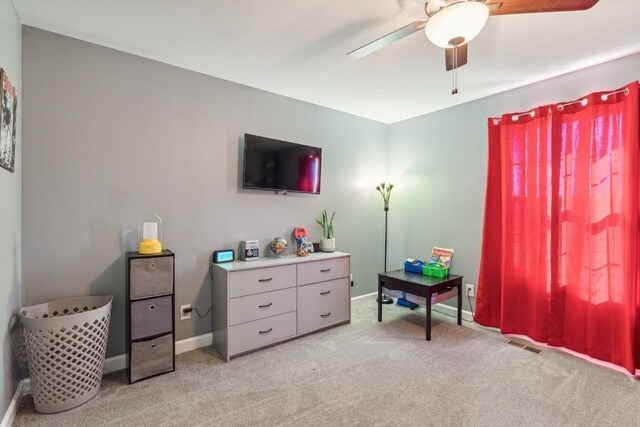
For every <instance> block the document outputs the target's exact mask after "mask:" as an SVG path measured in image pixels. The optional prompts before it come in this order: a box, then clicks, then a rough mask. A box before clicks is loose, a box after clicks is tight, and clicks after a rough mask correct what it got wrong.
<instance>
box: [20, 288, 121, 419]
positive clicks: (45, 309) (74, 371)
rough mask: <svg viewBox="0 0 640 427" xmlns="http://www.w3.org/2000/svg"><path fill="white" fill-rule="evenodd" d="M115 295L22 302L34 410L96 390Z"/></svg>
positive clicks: (56, 407)
mask: <svg viewBox="0 0 640 427" xmlns="http://www.w3.org/2000/svg"><path fill="white" fill-rule="evenodd" d="M112 301H113V296H112V295H108V296H95V297H81V298H67V299H62V300H57V301H52V302H48V303H44V304H38V305H34V306H30V307H22V308H20V320H21V322H22V326H23V329H24V337H25V347H26V351H27V359H28V364H29V376H30V377H31V390H32V393H33V403H34V405H35V408H36V410H37V411H38V412H42V413H54V412H61V411H66V410H68V409H71V408H75V407H76V406H80V405H82V404H83V403H85V402H87V401H88V400H90V399H91V398H93V397H94V396H95V395H96V394H97V393H98V391H99V390H100V384H101V383H102V374H103V371H104V359H105V352H106V349H107V336H108V335H109V320H110V317H111V303H112Z"/></svg>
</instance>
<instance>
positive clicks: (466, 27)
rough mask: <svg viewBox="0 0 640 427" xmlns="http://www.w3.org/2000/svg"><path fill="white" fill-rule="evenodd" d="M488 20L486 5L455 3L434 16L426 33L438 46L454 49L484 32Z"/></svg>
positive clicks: (473, 2) (474, 2) (469, 2)
mask: <svg viewBox="0 0 640 427" xmlns="http://www.w3.org/2000/svg"><path fill="white" fill-rule="evenodd" d="M488 18H489V8H488V7H487V5H486V4H484V3H479V2H476V1H465V2H461V3H454V4H452V5H450V6H447V7H445V8H444V9H442V10H440V11H439V12H438V13H436V14H435V15H433V16H432V17H431V18H430V19H429V20H428V21H427V25H426V27H425V28H424V32H425V33H426V34H427V38H428V39H429V40H430V41H431V43H433V44H435V45H436V46H438V47H442V48H449V47H454V46H458V45H462V44H465V43H468V42H470V41H471V40H472V39H473V38H474V37H475V36H477V35H478V34H479V33H480V31H482V28H483V27H484V25H485V24H486V23H487V19H488Z"/></svg>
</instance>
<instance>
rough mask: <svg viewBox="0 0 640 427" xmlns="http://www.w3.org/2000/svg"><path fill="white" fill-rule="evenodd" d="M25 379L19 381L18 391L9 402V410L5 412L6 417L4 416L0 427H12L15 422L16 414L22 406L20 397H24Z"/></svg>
mask: <svg viewBox="0 0 640 427" xmlns="http://www.w3.org/2000/svg"><path fill="white" fill-rule="evenodd" d="M23 383H24V380H22V381H20V382H19V383H18V387H16V392H15V393H14V394H13V399H11V402H9V407H8V408H7V412H5V413H4V417H3V418H2V423H0V427H11V425H12V424H13V420H14V419H15V418H16V414H17V413H18V408H19V407H20V399H22V396H23V394H22V389H23Z"/></svg>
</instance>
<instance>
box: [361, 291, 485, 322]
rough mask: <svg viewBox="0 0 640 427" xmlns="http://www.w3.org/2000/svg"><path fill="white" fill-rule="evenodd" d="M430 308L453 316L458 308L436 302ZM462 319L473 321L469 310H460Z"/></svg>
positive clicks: (363, 296)
mask: <svg viewBox="0 0 640 427" xmlns="http://www.w3.org/2000/svg"><path fill="white" fill-rule="evenodd" d="M374 295H375V296H377V295H378V292H372V293H370V294H364V295H360V296H357V297H353V298H351V301H354V300H357V299H361V298H366V297H371V296H374ZM432 308H433V310H434V311H437V312H439V313H442V314H446V315H447V316H453V317H456V316H458V309H457V308H456V307H451V306H448V305H445V304H442V303H438V304H436V305H434V306H433V307H432ZM462 320H466V321H467V322H473V315H472V314H471V312H470V311H467V310H462Z"/></svg>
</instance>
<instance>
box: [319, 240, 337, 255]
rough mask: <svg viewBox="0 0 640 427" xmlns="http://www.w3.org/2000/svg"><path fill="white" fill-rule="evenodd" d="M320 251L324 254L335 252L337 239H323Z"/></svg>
mask: <svg viewBox="0 0 640 427" xmlns="http://www.w3.org/2000/svg"><path fill="white" fill-rule="evenodd" d="M320 250H321V251H322V252H335V251H336V239H321V240H320Z"/></svg>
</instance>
